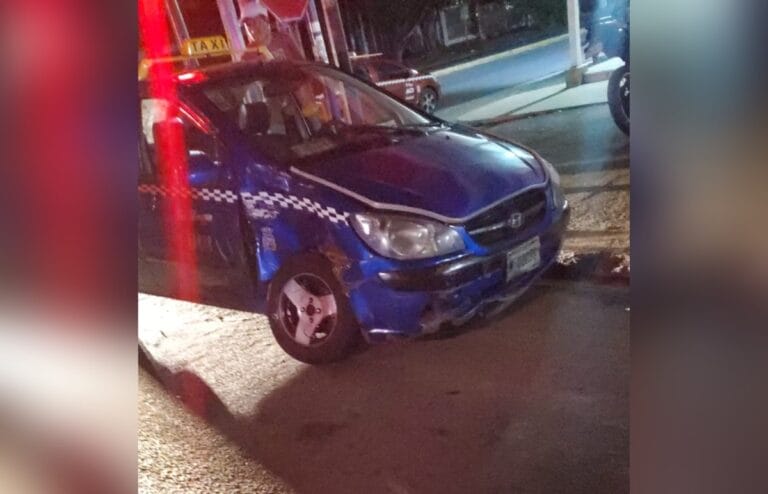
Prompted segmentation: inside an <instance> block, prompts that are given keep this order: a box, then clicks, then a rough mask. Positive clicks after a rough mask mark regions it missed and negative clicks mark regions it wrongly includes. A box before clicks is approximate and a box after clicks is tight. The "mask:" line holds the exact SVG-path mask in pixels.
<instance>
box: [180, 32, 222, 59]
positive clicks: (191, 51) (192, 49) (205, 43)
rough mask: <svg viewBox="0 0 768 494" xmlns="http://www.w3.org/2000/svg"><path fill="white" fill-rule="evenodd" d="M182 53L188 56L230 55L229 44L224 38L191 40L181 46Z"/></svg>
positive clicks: (214, 37) (207, 37)
mask: <svg viewBox="0 0 768 494" xmlns="http://www.w3.org/2000/svg"><path fill="white" fill-rule="evenodd" d="M181 53H183V54H184V55H188V56H196V55H214V54H218V55H227V54H229V42H228V41H227V38H225V37H224V36H206V37H203V38H190V39H188V40H185V41H184V42H183V43H182V44H181Z"/></svg>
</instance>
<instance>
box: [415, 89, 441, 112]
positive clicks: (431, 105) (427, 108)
mask: <svg viewBox="0 0 768 494" xmlns="http://www.w3.org/2000/svg"><path fill="white" fill-rule="evenodd" d="M419 108H420V109H421V111H423V112H425V113H429V114H432V113H434V112H435V110H437V91H435V90H434V89H432V88H431V87H425V88H424V89H422V90H421V94H420V95H419Z"/></svg>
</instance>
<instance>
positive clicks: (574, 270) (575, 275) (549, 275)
mask: <svg viewBox="0 0 768 494" xmlns="http://www.w3.org/2000/svg"><path fill="white" fill-rule="evenodd" d="M629 273H630V268H629V254H615V253H612V252H595V253H590V254H574V255H573V256H572V257H570V258H568V259H567V260H562V259H560V260H558V262H556V263H555V264H553V265H552V267H551V268H550V269H549V270H548V271H547V272H546V273H545V274H544V276H543V278H544V279H547V280H558V281H590V282H594V283H600V284H611V285H626V286H628V285H629V279H630V276H629Z"/></svg>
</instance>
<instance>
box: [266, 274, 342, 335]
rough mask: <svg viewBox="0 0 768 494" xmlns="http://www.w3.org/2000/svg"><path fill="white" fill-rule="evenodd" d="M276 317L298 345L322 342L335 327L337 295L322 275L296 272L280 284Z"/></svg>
mask: <svg viewBox="0 0 768 494" xmlns="http://www.w3.org/2000/svg"><path fill="white" fill-rule="evenodd" d="M278 317H279V319H280V323H281V326H282V328H283V330H284V331H285V332H286V334H287V335H288V336H290V337H291V338H292V339H293V340H294V341H295V342H296V343H298V344H299V345H302V346H307V347H311V346H318V345H322V344H323V343H325V342H326V341H327V340H328V337H329V336H330V335H331V334H332V333H333V331H334V330H335V329H336V324H337V320H338V308H337V305H336V298H335V296H334V295H333V291H332V290H331V288H330V287H329V286H328V284H327V283H326V282H325V281H323V280H322V279H321V278H319V277H317V276H315V275H313V274H309V273H303V274H299V275H296V276H294V277H293V278H291V279H290V280H288V281H287V282H286V283H285V285H284V286H283V289H282V291H281V293H280V304H279V313H278Z"/></svg>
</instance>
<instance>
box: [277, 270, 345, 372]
mask: <svg viewBox="0 0 768 494" xmlns="http://www.w3.org/2000/svg"><path fill="white" fill-rule="evenodd" d="M328 297H332V300H331V299H329V298H328ZM267 315H268V317H269V325H270V327H271V329H272V334H273V335H274V337H275V340H277V343H278V344H279V345H280V347H281V348H282V349H283V350H285V352H286V353H287V354H288V355H290V356H291V357H293V358H295V359H296V360H299V361H301V362H304V363H307V364H314V365H317V364H326V363H330V362H335V361H338V360H341V359H343V358H345V357H346V356H348V355H349V354H350V352H351V351H352V350H353V348H354V346H355V344H356V343H357V342H358V341H360V329H359V326H358V323H357V320H356V319H355V316H354V314H353V313H352V309H351V307H350V305H349V299H348V298H347V296H346V294H345V293H344V290H343V288H342V286H341V283H340V282H339V280H338V279H337V278H336V276H335V275H334V274H333V271H332V270H331V267H330V264H329V262H328V261H327V260H326V259H325V258H324V257H322V256H320V255H302V256H299V257H296V258H294V259H291V260H290V261H289V262H288V263H286V265H285V266H284V267H283V268H282V269H281V270H280V271H279V272H278V274H277V275H276V276H275V278H274V279H273V280H272V282H271V283H270V285H269V292H268V296H267Z"/></svg>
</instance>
